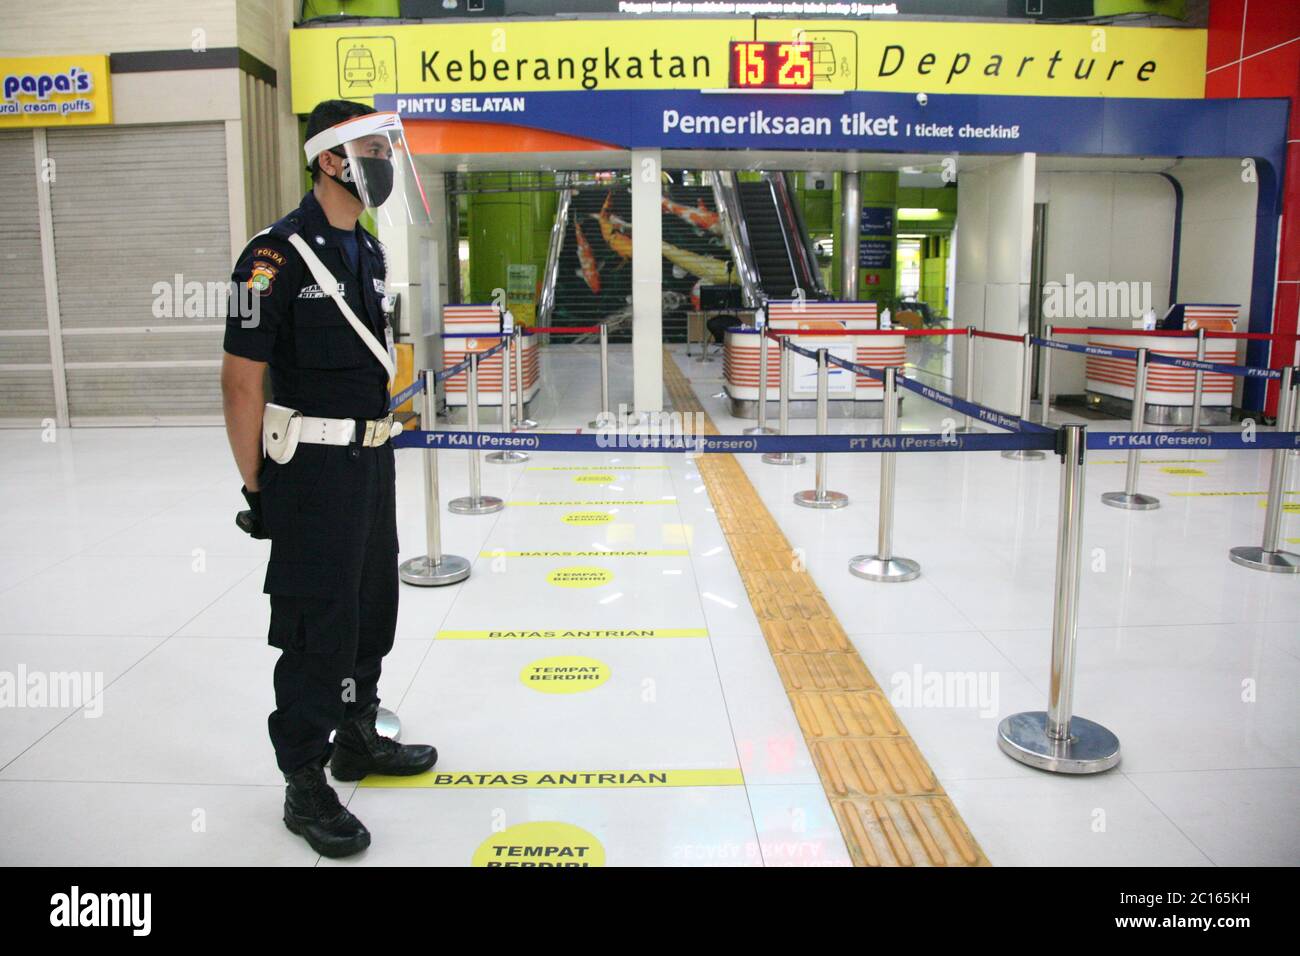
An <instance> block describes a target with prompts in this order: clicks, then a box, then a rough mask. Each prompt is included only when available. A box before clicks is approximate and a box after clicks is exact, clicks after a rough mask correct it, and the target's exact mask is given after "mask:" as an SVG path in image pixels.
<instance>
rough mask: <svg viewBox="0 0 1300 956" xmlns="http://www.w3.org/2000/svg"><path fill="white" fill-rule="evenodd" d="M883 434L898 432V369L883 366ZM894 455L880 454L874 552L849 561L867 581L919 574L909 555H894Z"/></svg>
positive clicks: (906, 578) (903, 578)
mask: <svg viewBox="0 0 1300 956" xmlns="http://www.w3.org/2000/svg"><path fill="white" fill-rule="evenodd" d="M883 434H886V435H897V434H898V369H896V368H892V367H891V368H887V369H885V422H884V431H883ZM894 464H895V462H894V455H893V454H892V453H890V452H886V453H884V454H882V455H881V456H880V519H879V522H878V524H877V531H876V553H875V554H860V555H858V556H857V557H856V558H852V559H851V560H850V561H849V573H850V574H853V575H856V576H857V577H860V578H866V579H867V580H868V581H886V582H890V581H911V580H913V579H915V578H917V577H920V574H921V566H920V565H919V564H917V563H916V562H915V561H913V560H911V559H910V558H900V557H896V556H895V555H894Z"/></svg>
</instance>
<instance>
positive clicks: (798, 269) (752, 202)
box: [715, 172, 831, 299]
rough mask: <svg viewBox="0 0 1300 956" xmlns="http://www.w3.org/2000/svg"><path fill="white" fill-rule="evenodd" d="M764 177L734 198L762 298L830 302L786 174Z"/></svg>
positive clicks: (742, 185) (738, 188) (744, 185)
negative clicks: (824, 300) (827, 300)
mask: <svg viewBox="0 0 1300 956" xmlns="http://www.w3.org/2000/svg"><path fill="white" fill-rule="evenodd" d="M715 175H726V174H715ZM761 175H762V179H760V180H759V181H758V182H738V183H735V187H734V191H733V192H732V194H731V195H733V196H734V197H735V198H734V203H733V204H734V206H735V207H736V209H735V218H736V219H737V220H738V223H739V229H738V232H739V233H740V238H741V241H742V242H744V244H745V245H747V246H748V249H749V257H750V261H751V264H752V267H753V271H754V281H755V283H756V285H757V287H758V291H759V293H760V294H761V296H762V297H763V298H765V299H792V298H796V297H797V296H798V295H799V294H800V293H801V292H802V294H803V296H804V297H805V298H807V299H829V298H831V295H830V293H829V292H828V291H827V290H826V288H825V286H824V285H823V283H822V278H821V270H820V268H819V267H818V265H817V258H816V254H815V253H814V251H813V247H812V242H811V240H810V239H809V237H808V232H807V228H806V227H805V225H804V222H803V214H802V212H801V210H800V209H799V202H798V200H797V198H796V197H795V194H794V190H792V189H791V188H790V185H789V182H788V181H787V179H786V175H785V173H782V172H764V173H762V174H761ZM723 202H726V199H725V198H724V199H723ZM728 211H729V212H730V210H728Z"/></svg>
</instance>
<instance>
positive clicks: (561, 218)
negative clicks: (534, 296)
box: [537, 172, 576, 325]
mask: <svg viewBox="0 0 1300 956" xmlns="http://www.w3.org/2000/svg"><path fill="white" fill-rule="evenodd" d="M575 175H576V174H575V173H571V172H567V173H561V174H560V185H561V189H560V198H559V202H557V203H556V204H555V222H554V223H553V224H552V226H551V238H550V242H549V244H548V245H547V248H546V271H545V274H544V275H543V276H542V291H541V294H540V295H539V296H538V301H537V324H538V325H549V324H550V321H551V317H552V313H553V312H554V311H555V284H556V282H557V281H558V279H559V275H560V252H561V251H562V250H563V248H564V230H565V228H566V227H567V226H568V223H569V206H570V205H571V204H572V202H573V194H574V192H575V190H573V189H571V188H569V184H570V182H572V179H573V177H574V176H575Z"/></svg>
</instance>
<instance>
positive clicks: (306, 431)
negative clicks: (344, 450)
mask: <svg viewBox="0 0 1300 956" xmlns="http://www.w3.org/2000/svg"><path fill="white" fill-rule="evenodd" d="M365 424H366V433H365V435H363V436H362V438H361V442H360V444H362V445H364V446H365V447H367V448H375V447H377V446H379V445H382V444H383V443H384V442H386V441H388V439H390V438H395V437H396V436H397V435H398V434H400V433H401V431H402V423H401V422H395V421H393V416H392V415H388V416H387V417H385V418H376V419H373V420H370V421H367V422H366V423H365ZM356 434H357V420H356V419H353V418H308V417H307V416H303V419H302V434H301V435H300V436H299V437H298V440H299V441H305V442H307V443H308V444H310V445H351V444H352V442H353V440H354V439H355V438H356Z"/></svg>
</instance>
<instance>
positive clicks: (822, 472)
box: [794, 349, 849, 508]
mask: <svg viewBox="0 0 1300 956" xmlns="http://www.w3.org/2000/svg"><path fill="white" fill-rule="evenodd" d="M829 404H830V393H829V385H828V382H827V370H826V350H825V349H818V350H817V434H818V435H825V434H826V427H827V418H828V415H827V409H828V406H829ZM816 461H817V486H816V487H815V488H813V489H811V490H809V491H799V492H795V496H794V503H795V504H797V505H801V506H803V507H804V508H843V507H844V506H845V505H847V504H848V503H849V496H848V495H846V494H844V493H843V492H839V491H827V490H826V453H825V452H824V451H819V452H817V456H816Z"/></svg>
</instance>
